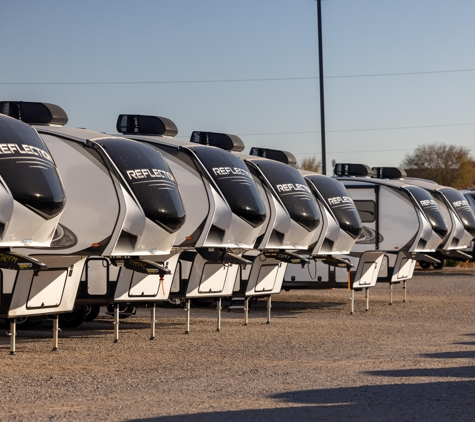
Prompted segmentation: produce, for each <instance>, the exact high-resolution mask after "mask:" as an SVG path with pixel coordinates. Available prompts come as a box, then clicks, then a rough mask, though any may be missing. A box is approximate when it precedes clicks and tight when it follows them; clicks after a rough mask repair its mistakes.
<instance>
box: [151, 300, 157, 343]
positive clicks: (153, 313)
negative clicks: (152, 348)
mask: <svg viewBox="0 0 475 422" xmlns="http://www.w3.org/2000/svg"><path fill="white" fill-rule="evenodd" d="M155 314H156V307H155V302H153V303H152V308H151V309H150V340H155Z"/></svg>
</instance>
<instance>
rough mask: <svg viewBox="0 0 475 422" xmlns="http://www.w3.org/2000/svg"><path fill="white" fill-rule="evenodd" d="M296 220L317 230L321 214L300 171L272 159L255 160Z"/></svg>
mask: <svg viewBox="0 0 475 422" xmlns="http://www.w3.org/2000/svg"><path fill="white" fill-rule="evenodd" d="M253 163H254V164H255V165H256V166H257V167H258V168H259V169H260V170H261V171H262V173H263V174H264V176H265V177H266V178H267V180H268V181H269V182H270V184H271V185H272V187H273V188H274V190H275V192H277V194H278V195H279V198H280V199H281V200H282V202H283V204H284V206H285V208H287V211H288V212H289V214H290V216H291V217H292V219H293V220H294V221H296V222H297V223H299V224H300V225H301V226H303V227H305V228H306V229H307V230H309V231H311V230H315V229H316V228H317V227H318V225H319V223H320V214H319V212H318V209H317V204H316V203H315V200H314V198H313V195H312V193H311V191H310V188H309V187H308V186H307V182H306V181H305V179H304V178H303V176H302V175H301V174H300V172H299V171H298V170H296V169H294V168H293V167H290V166H288V165H286V164H283V163H279V162H277V161H272V160H255V161H253Z"/></svg>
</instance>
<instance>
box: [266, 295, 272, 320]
mask: <svg viewBox="0 0 475 422" xmlns="http://www.w3.org/2000/svg"><path fill="white" fill-rule="evenodd" d="M271 308H272V296H269V297H268V298H267V322H266V324H270V310H271Z"/></svg>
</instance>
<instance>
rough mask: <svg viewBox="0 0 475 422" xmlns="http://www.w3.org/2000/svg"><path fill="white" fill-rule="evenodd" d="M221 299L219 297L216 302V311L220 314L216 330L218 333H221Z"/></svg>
mask: <svg viewBox="0 0 475 422" xmlns="http://www.w3.org/2000/svg"><path fill="white" fill-rule="evenodd" d="M221 309H223V308H222V307H221V298H220V297H219V298H218V300H217V301H216V311H217V314H218V328H216V331H217V332H218V333H219V332H220V331H221Z"/></svg>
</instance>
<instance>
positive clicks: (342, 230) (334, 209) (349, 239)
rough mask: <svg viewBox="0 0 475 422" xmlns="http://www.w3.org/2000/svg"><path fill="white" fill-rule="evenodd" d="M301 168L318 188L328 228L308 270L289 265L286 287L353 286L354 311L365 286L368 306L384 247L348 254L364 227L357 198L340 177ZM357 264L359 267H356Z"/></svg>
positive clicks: (352, 306)
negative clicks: (356, 293)
mask: <svg viewBox="0 0 475 422" xmlns="http://www.w3.org/2000/svg"><path fill="white" fill-rule="evenodd" d="M301 172H302V174H303V175H304V176H305V179H306V180H307V182H308V183H309V185H310V186H311V188H312V190H313V192H314V195H315V197H316V199H317V203H318V204H319V207H320V210H321V213H322V215H323V216H324V218H323V221H324V222H325V223H324V224H326V225H327V226H328V228H327V230H326V232H325V233H324V236H322V237H323V239H320V241H319V242H318V243H316V244H315V247H314V249H313V251H312V252H311V256H312V257H313V260H311V261H310V262H309V263H308V264H307V266H306V271H305V272H301V271H299V269H298V268H296V266H295V265H290V266H289V267H288V268H287V271H286V273H285V278H284V283H283V288H284V289H285V290H291V289H331V288H347V289H348V290H351V309H352V311H351V312H352V313H353V311H354V290H355V289H362V288H365V289H366V298H367V309H368V298H369V296H368V288H369V287H372V286H374V284H375V283H376V278H377V275H378V273H379V270H380V267H381V264H382V260H383V256H384V251H377V250H371V249H370V250H367V251H365V252H364V253H363V254H361V256H359V258H358V259H351V258H350V257H349V256H347V254H349V253H350V251H351V250H352V249H353V246H354V244H355V242H356V241H357V239H358V238H359V236H360V234H361V231H362V222H361V219H360V217H359V214H358V211H357V209H356V207H355V204H354V203H353V200H352V199H351V197H350V195H349V193H348V191H347V190H346V189H345V187H344V185H343V184H342V183H341V182H339V181H338V180H336V179H334V178H331V177H328V176H324V175H321V174H316V173H313V172H309V171H305V170H301ZM322 240H323V241H322ZM345 254H346V255H345ZM334 255H337V258H338V259H335V256H334ZM327 264H330V265H327ZM353 264H355V265H356V267H354V268H353ZM352 268H353V271H352V270H351V269H352Z"/></svg>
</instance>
